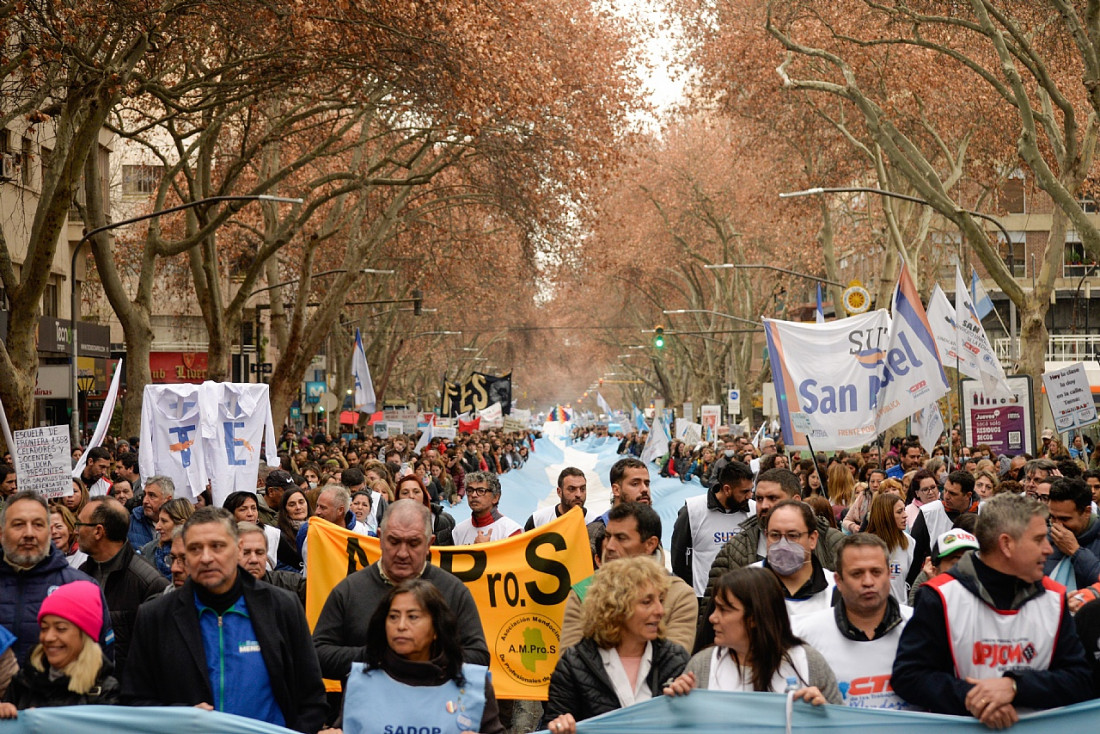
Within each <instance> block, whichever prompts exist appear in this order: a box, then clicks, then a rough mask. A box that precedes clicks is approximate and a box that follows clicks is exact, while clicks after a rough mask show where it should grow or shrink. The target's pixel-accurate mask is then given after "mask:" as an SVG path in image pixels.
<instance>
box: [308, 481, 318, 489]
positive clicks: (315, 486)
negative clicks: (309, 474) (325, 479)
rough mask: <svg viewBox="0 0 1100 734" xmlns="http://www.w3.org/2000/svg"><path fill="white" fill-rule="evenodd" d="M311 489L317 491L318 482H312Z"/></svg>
mask: <svg viewBox="0 0 1100 734" xmlns="http://www.w3.org/2000/svg"><path fill="white" fill-rule="evenodd" d="M309 488H310V489H317V482H310V483H309Z"/></svg>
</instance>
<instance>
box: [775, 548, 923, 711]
mask: <svg viewBox="0 0 1100 734" xmlns="http://www.w3.org/2000/svg"><path fill="white" fill-rule="evenodd" d="M835 578H836V588H837V591H839V592H840V599H839V600H838V601H837V603H836V606H835V607H833V608H832V609H821V610H818V611H816V612H812V613H810V614H802V615H799V616H797V617H792V618H791V630H792V631H793V632H794V633H795V635H797V636H798V637H801V638H802V639H803V640H805V641H806V642H807V643H809V644H810V645H812V646H813V647H814V649H815V650H817V651H818V652H820V653H821V654H822V655H823V656H824V657H825V659H826V660H828V661H829V667H831V668H832V669H833V672H834V673H836V682H837V688H839V690H840V695H841V696H843V698H844V703H845V704H846V705H848V706H850V707H853V708H879V709H899V710H901V709H912V708H914V707H913V706H911V705H909V704H908V703H906V702H905V701H904V700H903V699H902V698H901V697H900V696H898V694H896V693H894V689H893V688H892V687H891V686H890V673H891V671H892V670H893V667H894V654H895V653H896V652H897V648H898V640H899V639H900V638H901V632H902V630H903V629H905V624H906V622H908V621H909V618H910V617H911V616H913V610H912V608H910V607H903V606H901V605H900V604H898V602H897V600H896V599H894V597H893V596H892V595H891V593H890V567H889V559H888V549H887V547H886V543H885V542H884V541H883V540H882V539H881V538H879V537H878V536H876V535H871V534H869V533H854V534H852V535H847V536H845V537H844V539H843V540H841V541H840V546H839V547H838V548H837V551H836V576H835Z"/></svg>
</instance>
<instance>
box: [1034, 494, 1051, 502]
mask: <svg viewBox="0 0 1100 734" xmlns="http://www.w3.org/2000/svg"><path fill="white" fill-rule="evenodd" d="M1035 499H1037V500H1039V501H1040V502H1043V503H1048V504H1049V503H1050V495H1049V494H1039V493H1036V494H1035Z"/></svg>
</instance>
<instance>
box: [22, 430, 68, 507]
mask: <svg viewBox="0 0 1100 734" xmlns="http://www.w3.org/2000/svg"><path fill="white" fill-rule="evenodd" d="M14 440H15V455H16V466H18V467H19V469H18V470H17V471H16V478H17V483H18V485H19V489H20V490H24V489H29V490H32V491H34V492H38V493H39V494H40V495H42V496H43V497H45V498H46V499H48V500H51V499H54V498H55V497H69V496H71V495H72V493H73V478H72V476H71V474H72V466H73V459H72V452H71V451H70V450H69V427H68V426H43V427H41V428H28V429H27V430H25V431H16V432H15V436H14Z"/></svg>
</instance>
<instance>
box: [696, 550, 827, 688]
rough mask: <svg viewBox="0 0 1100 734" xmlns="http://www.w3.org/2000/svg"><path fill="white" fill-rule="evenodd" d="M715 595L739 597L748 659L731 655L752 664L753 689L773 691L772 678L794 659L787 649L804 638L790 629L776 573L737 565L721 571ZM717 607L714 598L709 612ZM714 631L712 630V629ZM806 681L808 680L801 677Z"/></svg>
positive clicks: (741, 662) (735, 659) (740, 661)
mask: <svg viewBox="0 0 1100 734" xmlns="http://www.w3.org/2000/svg"><path fill="white" fill-rule="evenodd" d="M714 599H722V600H725V601H728V600H729V599H737V601H738V602H739V603H740V604H741V606H742V607H743V608H744V615H743V617H742V620H743V622H742V623H743V624H744V625H745V631H746V632H747V633H748V638H749V660H747V661H745V660H739V659H738V656H737V653H736V652H735V651H734V650H732V649H731V650H730V655H732V656H733V660H734V662H735V663H736V664H737V665H739V666H740V665H744V664H745V663H751V664H752V689H753V690H754V691H770V690H771V684H772V678H773V677H775V674H776V671H778V670H779V666H780V665H782V664H783V661H784V660H786V661H787V662H791V660H790V655H789V653H788V650H790V649H791V648H792V647H794V646H796V645H801V644H803V643H802V640H801V639H799V638H798V637H796V636H795V634H794V633H793V632H791V620H790V617H789V616H788V615H787V605H786V603H785V602H784V600H783V589H782V587H781V586H780V584H779V579H778V578H777V577H776V575H775V574H774V573H772V572H771V571H768V570H767V569H765V568H736V569H734V570H732V571H729V572H727V573H725V574H723V575H722V577H721V578H720V579H718V583H717V584H716V585H715V588H714ZM713 611H714V602H713V601H712V602H711V605H710V610H709V611H708V614H707V616H710V613H711V612H713ZM711 634H712V635H713V631H712V632H711ZM802 682H803V684H806V681H802Z"/></svg>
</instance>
